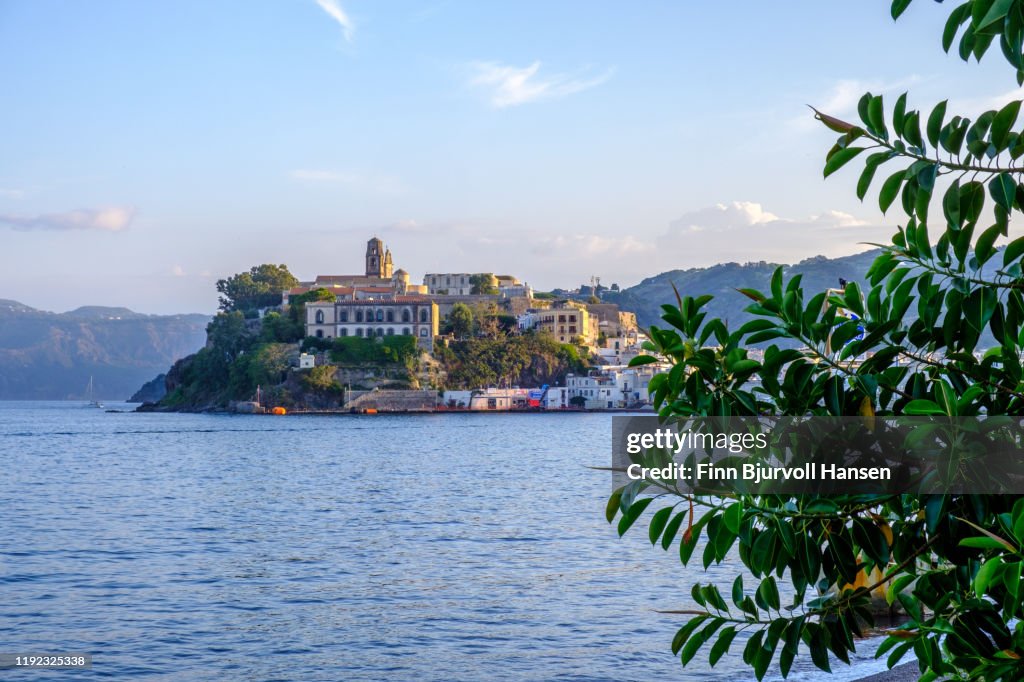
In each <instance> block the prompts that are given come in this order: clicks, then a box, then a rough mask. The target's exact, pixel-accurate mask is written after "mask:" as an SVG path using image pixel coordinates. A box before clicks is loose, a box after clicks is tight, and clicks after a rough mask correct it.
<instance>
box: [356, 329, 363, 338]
mask: <svg viewBox="0 0 1024 682" xmlns="http://www.w3.org/2000/svg"><path fill="white" fill-rule="evenodd" d="M362 335H363V328H362V327H356V336H362Z"/></svg>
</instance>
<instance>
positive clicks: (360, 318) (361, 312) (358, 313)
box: [356, 310, 363, 322]
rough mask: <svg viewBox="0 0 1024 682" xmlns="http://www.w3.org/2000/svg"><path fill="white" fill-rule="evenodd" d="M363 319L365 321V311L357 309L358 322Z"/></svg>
mask: <svg viewBox="0 0 1024 682" xmlns="http://www.w3.org/2000/svg"><path fill="white" fill-rule="evenodd" d="M362 321H363V311H362V310H357V311H356V322H362Z"/></svg>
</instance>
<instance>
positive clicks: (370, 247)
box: [366, 237, 384, 277]
mask: <svg viewBox="0 0 1024 682" xmlns="http://www.w3.org/2000/svg"><path fill="white" fill-rule="evenodd" d="M366 276H367V277H384V242H382V241H381V240H380V239H378V238H376V237H374V238H373V239H371V240H370V241H368V242H366Z"/></svg>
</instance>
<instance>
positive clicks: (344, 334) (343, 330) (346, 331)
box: [341, 327, 348, 336]
mask: <svg viewBox="0 0 1024 682" xmlns="http://www.w3.org/2000/svg"><path fill="white" fill-rule="evenodd" d="M341 335H342V336H348V330H347V329H345V328H344V327H342V328H341Z"/></svg>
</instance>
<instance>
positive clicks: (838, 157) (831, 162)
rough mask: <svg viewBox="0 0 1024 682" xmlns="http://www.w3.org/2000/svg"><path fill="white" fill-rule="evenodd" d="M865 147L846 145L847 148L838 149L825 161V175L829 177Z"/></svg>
mask: <svg viewBox="0 0 1024 682" xmlns="http://www.w3.org/2000/svg"><path fill="white" fill-rule="evenodd" d="M864 149H865V147H846V148H845V149H840V150H837V151H836V152H835V153H834V154H832V155H831V156H830V157H829V158H828V161H826V162H825V177H826V178H827V177H828V176H830V175H832V174H833V173H835V172H836V171H837V170H839V169H840V168H842V167H843V166H844V165H845V164H846V163H847V162H849V161H850V159H852V158H853V157H855V156H857V155H858V154H860V153H861V152H862V151H864Z"/></svg>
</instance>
